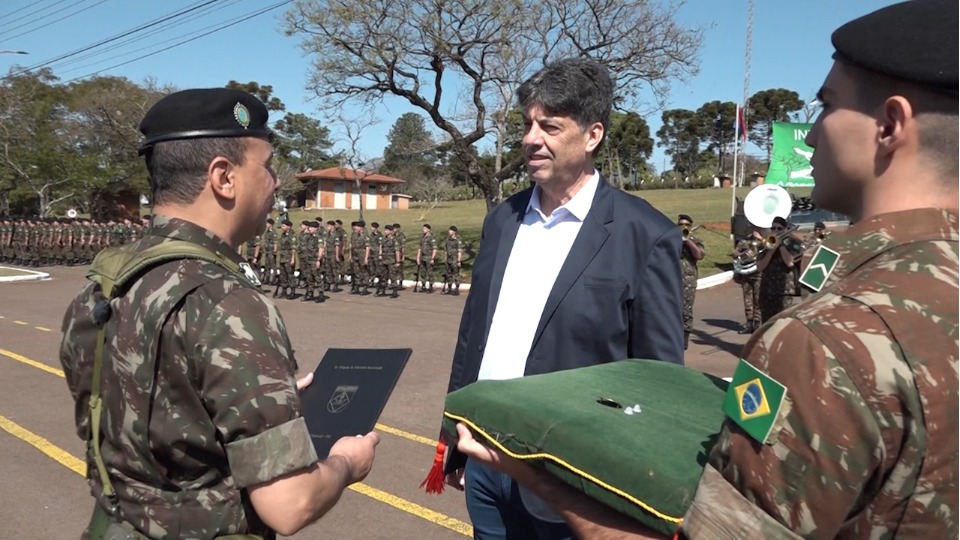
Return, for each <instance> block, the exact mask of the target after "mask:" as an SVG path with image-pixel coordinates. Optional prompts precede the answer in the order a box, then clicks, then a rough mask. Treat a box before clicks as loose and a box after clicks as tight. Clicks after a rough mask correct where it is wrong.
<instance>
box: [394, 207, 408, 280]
mask: <svg viewBox="0 0 960 540" xmlns="http://www.w3.org/2000/svg"><path fill="white" fill-rule="evenodd" d="M393 237H394V238H396V239H397V245H398V246H399V247H400V268H399V270H398V271H399V277H398V278H397V279H398V280H399V281H400V290H401V291H402V290H403V289H404V287H403V274H404V267H405V266H406V257H407V235H405V234H403V231H402V230H401V229H400V224H399V223H394V224H393Z"/></svg>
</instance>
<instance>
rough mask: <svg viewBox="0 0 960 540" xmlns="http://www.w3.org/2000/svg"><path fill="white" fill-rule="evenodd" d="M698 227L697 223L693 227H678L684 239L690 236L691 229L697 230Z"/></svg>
mask: <svg viewBox="0 0 960 540" xmlns="http://www.w3.org/2000/svg"><path fill="white" fill-rule="evenodd" d="M699 228H700V226H699V225H697V226H695V227H692V228H691V227H683V228H681V229H680V235H681V236H683V238H684V239H687V238H688V237H689V236H690V233H692V232H693V231H695V230H697V229H699Z"/></svg>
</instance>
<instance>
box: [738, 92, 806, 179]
mask: <svg viewBox="0 0 960 540" xmlns="http://www.w3.org/2000/svg"><path fill="white" fill-rule="evenodd" d="M747 103H748V111H749V114H748V115H747V124H748V127H747V129H748V131H749V137H750V140H751V141H753V143H754V144H756V145H757V146H759V147H760V148H763V149H764V150H766V151H767V161H770V152H771V150H772V148H773V123H774V122H789V121H790V116H791V114H792V113H795V112H797V111H800V110H802V109H803V108H804V103H803V101H802V100H801V99H800V94H798V93H796V92H794V91H793V90H787V89H785V88H771V89H769V90H761V91H759V92H757V93H756V94H754V95H752V96H750V99H749V100H748V101H747Z"/></svg>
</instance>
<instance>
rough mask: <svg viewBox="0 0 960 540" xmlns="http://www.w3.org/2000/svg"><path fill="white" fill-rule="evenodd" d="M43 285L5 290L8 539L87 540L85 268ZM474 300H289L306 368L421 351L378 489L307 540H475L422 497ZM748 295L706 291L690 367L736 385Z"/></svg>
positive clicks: (393, 417)
mask: <svg viewBox="0 0 960 540" xmlns="http://www.w3.org/2000/svg"><path fill="white" fill-rule="evenodd" d="M45 271H48V272H49V273H50V274H51V277H52V279H50V280H47V281H43V282H28V283H0V373H3V375H2V376H0V538H22V539H50V538H77V537H79V533H80V531H81V530H82V529H83V527H84V526H85V524H86V522H87V520H89V517H90V511H91V509H92V504H93V499H92V498H91V497H90V495H89V491H88V489H87V485H86V481H85V480H84V478H83V477H82V476H81V475H82V472H83V470H84V465H83V463H82V461H80V460H79V459H78V458H79V457H80V456H82V452H83V443H82V442H81V441H80V439H79V438H78V437H77V436H76V434H75V431H74V422H73V401H72V400H71V398H70V396H69V393H68V391H67V386H66V383H65V381H64V379H63V374H62V371H60V363H59V360H58V358H57V354H58V348H59V341H60V333H59V332H60V325H61V318H62V316H63V312H64V309H65V308H66V305H67V303H68V302H69V300H70V299H71V298H72V296H73V295H74V294H76V292H77V291H78V290H79V289H80V288H81V287H82V286H83V283H84V279H83V276H84V272H85V267H77V268H51V269H45ZM465 298H466V296H465V295H464V296H460V297H451V296H441V295H439V294H433V295H426V294H414V293H412V291H411V290H407V291H404V292H401V297H400V298H399V299H396V300H393V299H389V298H376V297H374V296H373V295H371V296H365V297H359V296H350V295H348V294H346V293H339V294H336V295H334V297H333V299H331V300H329V301H328V302H327V303H326V304H323V305H315V304H312V303H301V302H299V301H296V300H294V301H290V300H280V301H278V302H279V305H280V309H281V312H282V313H283V316H284V319H285V321H286V323H287V326H288V328H289V331H290V334H291V339H292V341H293V344H294V347H295V348H296V355H297V359H298V362H299V364H300V368H301V370H313V369H314V368H315V367H316V365H317V363H318V362H319V361H320V358H321V357H322V355H323V352H324V351H325V350H326V348H328V347H344V348H350V347H354V348H367V347H375V348H381V347H382V348H391V347H410V348H412V349H413V351H414V353H413V356H412V357H411V359H410V362H409V363H408V365H407V368H406V370H405V371H404V373H403V376H402V378H401V379H400V382H399V383H398V386H397V388H396V391H395V392H394V394H393V396H392V397H391V400H390V402H389V404H388V405H387V407H386V409H385V410H384V413H383V415H382V417H381V419H380V421H381V424H380V425H379V426H378V429H379V430H380V433H381V443H380V445H379V447H378V450H377V461H376V463H375V465H374V469H373V472H372V473H371V474H370V476H369V477H368V478H367V479H366V481H365V482H364V483H363V484H361V485H358V486H354V488H353V489H351V490H348V491H347V492H346V493H345V494H344V496H343V498H342V499H341V501H340V503H339V504H338V505H337V507H336V508H335V509H334V510H333V511H331V512H330V513H329V514H328V515H327V516H325V517H324V518H323V519H322V520H321V521H320V522H318V523H316V524H314V525H312V526H311V527H308V528H307V529H306V530H305V531H302V532H301V533H300V534H298V535H297V536H296V538H303V539H307V538H336V539H345V538H346V539H353V538H401V539H407V538H409V539H419V538H430V539H431V540H444V539H451V540H452V539H456V538H464V536H470V535H471V529H470V526H469V519H468V517H467V513H466V509H465V508H464V504H463V498H462V496H461V495H460V494H459V492H456V491H453V490H447V491H446V492H445V493H443V494H442V495H439V496H437V495H427V494H425V493H424V492H423V491H422V490H420V489H419V488H418V484H419V482H420V480H421V479H422V478H423V477H424V476H425V474H426V472H427V470H428V469H429V467H430V465H431V464H432V461H433V454H434V448H433V440H435V437H436V435H437V430H438V426H439V419H440V415H441V411H442V407H443V396H444V393H445V391H446V385H447V378H448V375H449V370H450V360H451V357H452V353H453V348H454V345H455V343H456V331H457V326H458V323H459V318H460V313H461V311H462V309H463V303H464V300H465ZM740 298H741V297H740V292H739V287H737V286H735V285H733V284H729V283H728V284H726V285H721V286H719V287H714V288H711V289H706V290H702V291H699V295H698V299H697V304H696V317H697V327H696V329H695V331H694V334H693V336H692V337H691V343H690V350H689V351H688V352H687V356H686V359H687V365H688V366H690V367H693V368H696V369H701V370H704V371H708V372H710V373H713V374H715V375H720V376H730V375H731V374H732V372H733V368H734V365H735V361H736V355H737V354H738V351H739V349H740V347H741V346H742V344H743V343H744V342H745V341H746V336H742V335H739V334H738V333H737V331H736V329H737V328H739V324H740V322H741V321H742V320H743V312H742V309H741V307H740V306H741V300H740Z"/></svg>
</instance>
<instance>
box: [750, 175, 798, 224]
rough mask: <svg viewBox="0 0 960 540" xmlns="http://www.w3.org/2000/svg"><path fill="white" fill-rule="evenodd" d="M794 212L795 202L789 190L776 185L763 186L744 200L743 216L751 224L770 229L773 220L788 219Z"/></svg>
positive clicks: (753, 190) (758, 187)
mask: <svg viewBox="0 0 960 540" xmlns="http://www.w3.org/2000/svg"><path fill="white" fill-rule="evenodd" d="M791 210H793V200H792V199H791V198H790V194H789V193H787V190H785V189H783V188H782V187H780V186H778V185H775V184H761V185H759V186H757V187H755V188H753V189H752V190H750V193H747V196H746V198H745V199H743V215H744V216H745V217H746V218H747V221H749V222H750V223H751V224H753V225H755V226H757V227H760V228H763V229H769V228H770V226H771V225H773V219H774V218H777V217H782V218H784V219H786V218H787V217H788V216H789V215H790V211H791Z"/></svg>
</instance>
